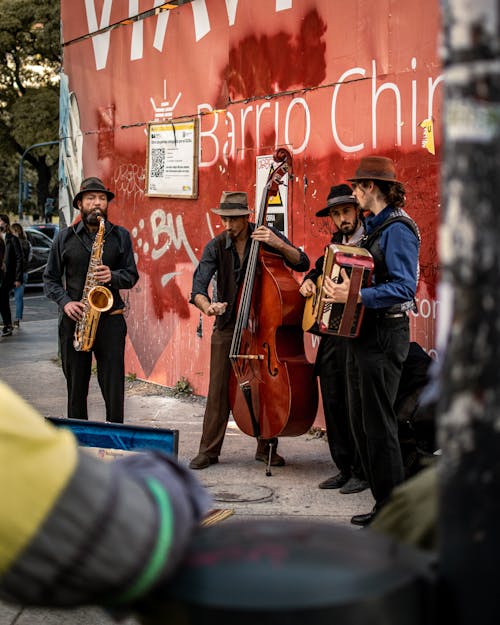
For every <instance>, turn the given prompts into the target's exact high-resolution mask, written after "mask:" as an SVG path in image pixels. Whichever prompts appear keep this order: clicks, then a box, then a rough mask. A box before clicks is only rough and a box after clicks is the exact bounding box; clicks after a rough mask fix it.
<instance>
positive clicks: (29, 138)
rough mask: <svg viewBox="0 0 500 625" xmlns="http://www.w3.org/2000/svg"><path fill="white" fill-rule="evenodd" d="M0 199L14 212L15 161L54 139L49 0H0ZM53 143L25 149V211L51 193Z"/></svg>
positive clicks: (55, 13) (56, 36)
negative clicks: (29, 190)
mask: <svg viewBox="0 0 500 625" xmlns="http://www.w3.org/2000/svg"><path fill="white" fill-rule="evenodd" d="M0 15H2V20H1V23H0V58H1V59H2V63H1V69H0V198H1V200H0V201H1V202H2V208H3V210H10V211H13V212H15V211H16V210H17V199H18V185H19V180H18V165H19V159H20V157H21V155H22V154H23V153H24V151H25V150H26V148H28V147H29V146H30V145H33V144H35V143H43V142H46V141H54V140H56V139H57V138H58V128H59V120H58V118H59V95H58V94H59V87H58V80H59V70H60V66H61V46H60V7H59V2H53V0H30V2H27V1H26V0H0ZM57 161H58V149H57V145H56V146H49V147H43V148H36V149H34V150H32V151H30V152H28V153H27V155H26V156H25V159H24V162H25V164H26V168H25V171H26V175H25V178H26V179H27V180H29V181H31V182H32V184H33V188H34V189H35V190H36V194H35V197H34V200H35V203H36V204H35V203H32V204H31V205H30V204H28V205H26V206H25V210H28V211H29V212H37V213H39V214H43V206H44V204H45V200H46V198H47V197H49V196H54V195H56V189H57Z"/></svg>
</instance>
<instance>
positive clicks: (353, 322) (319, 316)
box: [302, 243, 374, 338]
mask: <svg viewBox="0 0 500 625" xmlns="http://www.w3.org/2000/svg"><path fill="white" fill-rule="evenodd" d="M373 265H374V263H373V257H372V255H371V254H370V252H369V251H368V250H365V249H364V248H362V247H355V246H353V245H338V244H336V243H332V244H330V245H327V246H326V248H325V257H324V262H323V274H322V275H321V276H320V277H319V278H318V280H317V283H316V294H315V295H314V296H312V297H309V298H308V299H307V300H306V304H305V307H304V316H303V320H302V329H303V330H304V331H305V332H312V333H314V334H335V335H337V336H345V337H350V338H354V337H356V336H357V335H358V333H359V328H360V326H361V321H362V319H363V310H364V306H363V304H361V303H358V294H359V289H360V288H362V287H366V286H369V284H370V281H371V277H372V273H373ZM342 268H343V269H345V271H346V273H347V275H348V276H349V278H350V280H351V288H350V291H349V297H348V300H347V302H346V303H345V304H333V303H325V302H324V301H323V298H324V295H325V293H324V291H323V288H322V285H323V281H324V278H325V276H329V277H330V278H331V279H332V280H333V281H334V282H338V281H340V280H342V278H341V277H340V270H341V269H342Z"/></svg>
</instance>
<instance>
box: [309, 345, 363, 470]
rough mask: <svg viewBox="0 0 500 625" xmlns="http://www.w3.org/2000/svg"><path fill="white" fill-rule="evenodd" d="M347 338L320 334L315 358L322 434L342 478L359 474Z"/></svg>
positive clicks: (359, 463) (360, 468) (360, 467)
mask: <svg viewBox="0 0 500 625" xmlns="http://www.w3.org/2000/svg"><path fill="white" fill-rule="evenodd" d="M349 340H350V339H346V338H343V337H337V336H330V335H324V336H323V337H322V339H321V343H320V347H319V350H318V356H317V359H316V366H315V369H316V372H317V373H318V375H319V383H320V388H321V398H322V401H323V412H324V415H325V425H326V436H327V439H328V447H329V449H330V454H331V456H332V459H333V461H334V462H335V464H336V466H337V468H338V469H339V471H340V472H341V473H342V474H343V475H345V476H346V477H350V476H351V475H355V476H356V477H359V478H362V477H363V475H364V474H363V469H362V466H361V460H360V457H359V454H358V453H357V450H356V445H355V443H354V437H353V434H352V430H351V423H350V419H349V405H348V389H347V349H348V342H349Z"/></svg>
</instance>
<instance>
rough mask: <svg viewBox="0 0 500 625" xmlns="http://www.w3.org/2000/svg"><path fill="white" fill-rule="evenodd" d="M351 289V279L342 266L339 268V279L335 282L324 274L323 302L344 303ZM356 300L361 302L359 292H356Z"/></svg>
mask: <svg viewBox="0 0 500 625" xmlns="http://www.w3.org/2000/svg"><path fill="white" fill-rule="evenodd" d="M350 289H351V280H350V278H349V276H348V275H347V272H346V270H345V269H344V268H343V267H342V268H341V270H340V280H339V281H338V282H335V281H334V280H332V278H330V277H328V276H325V280H324V282H323V292H324V293H325V295H326V297H323V302H325V303H327V304H329V303H333V304H345V303H346V302H347V299H348V297H349V292H350ZM358 302H361V294H358Z"/></svg>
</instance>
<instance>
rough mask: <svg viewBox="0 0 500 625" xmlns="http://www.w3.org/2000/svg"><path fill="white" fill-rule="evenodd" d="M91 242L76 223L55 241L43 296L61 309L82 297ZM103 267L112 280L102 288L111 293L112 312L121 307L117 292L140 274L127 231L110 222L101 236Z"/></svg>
mask: <svg viewBox="0 0 500 625" xmlns="http://www.w3.org/2000/svg"><path fill="white" fill-rule="evenodd" d="M94 239H95V234H94V233H90V232H88V230H87V229H86V228H85V226H84V225H83V222H79V223H78V224H76V225H75V226H70V227H69V228H64V229H63V230H61V231H60V232H59V233H58V234H57V236H56V238H55V240H54V243H53V245H52V248H51V250H50V254H49V260H48V263H47V267H46V268H45V272H44V274H43V282H44V291H45V295H46V296H47V297H48V298H49V299H51V300H53V301H54V302H56V303H57V305H58V306H59V308H60V309H61V310H63V309H64V306H65V305H66V304H68V303H69V302H72V301H80V300H81V298H82V294H83V289H84V286H85V280H86V277H87V272H88V268H89V261H90V255H91V252H92V245H93V242H94ZM102 264H103V265H107V266H108V267H109V268H110V269H111V281H110V282H109V283H108V284H106V285H105V286H107V287H108V289H110V291H111V293H112V294H113V306H112V308H111V311H112V310H116V309H117V308H123V306H124V303H123V300H122V298H121V297H120V289H131V288H132V287H133V286H134V284H135V283H136V282H137V280H138V279H139V273H138V271H137V267H136V264H135V260H134V253H133V250H132V241H131V239H130V234H129V232H128V230H126V229H125V228H123V227H122V226H115V225H113V224H111V223H110V222H109V221H107V222H106V228H105V233H104V245H103V255H102ZM111 311H110V312H111Z"/></svg>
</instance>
